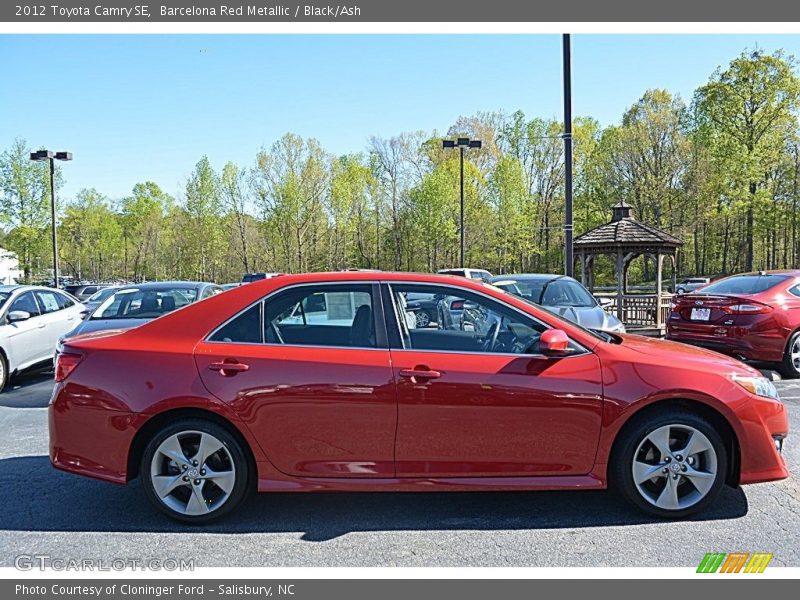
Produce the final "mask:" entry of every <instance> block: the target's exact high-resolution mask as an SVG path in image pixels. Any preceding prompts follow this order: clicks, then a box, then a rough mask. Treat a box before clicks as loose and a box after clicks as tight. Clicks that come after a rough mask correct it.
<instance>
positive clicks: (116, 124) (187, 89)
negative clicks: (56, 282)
mask: <svg viewBox="0 0 800 600" xmlns="http://www.w3.org/2000/svg"><path fill="white" fill-rule="evenodd" d="M754 47H758V48H762V49H764V50H767V51H772V50H775V49H778V48H782V49H784V50H786V51H787V52H788V53H790V54H794V55H796V56H798V57H800V35H767V34H753V35H638V36H637V35H574V36H573V48H572V56H573V67H572V70H573V114H574V115H575V116H585V115H586V116H593V117H594V118H596V119H598V120H599V121H600V123H601V124H602V125H604V126H605V125H611V124H614V123H618V122H619V121H620V119H621V116H622V113H623V112H624V111H625V109H626V108H627V107H629V106H630V105H631V104H633V103H634V102H635V101H636V100H637V99H638V98H639V97H641V95H642V94H643V92H644V91H645V90H647V89H649V88H654V87H659V88H666V89H668V90H669V91H671V92H673V93H676V94H679V95H681V96H682V97H683V98H684V100H686V101H687V102H688V101H690V100H691V96H692V93H693V91H694V90H695V88H697V87H698V86H700V85H702V84H703V83H705V82H706V81H708V78H709V76H710V75H711V74H712V73H713V72H714V70H715V69H716V68H717V67H719V66H724V65H726V64H727V63H728V62H729V61H730V60H731V59H732V58H734V57H735V56H737V55H738V54H739V53H740V52H741V51H742V50H744V49H745V48H751V49H752V48H754ZM562 102H563V100H562V82H561V36H559V35H272V34H270V35H267V34H265V35H0V151H2V150H5V149H7V148H8V147H9V146H10V145H11V144H12V142H13V140H14V139H15V138H23V139H25V140H27V142H28V143H29V144H30V145H31V146H32V147H35V148H39V147H47V148H49V149H51V150H68V151H71V152H72V153H73V155H74V160H73V162H71V163H67V164H65V165H64V170H63V173H64V179H65V185H64V187H63V189H62V190H61V193H60V194H61V198H62V199H65V200H67V201H68V200H69V199H70V198H72V197H74V195H75V193H76V192H77V191H78V190H79V189H81V188H84V187H95V188H97V189H98V190H99V191H100V192H101V193H103V194H105V195H107V196H109V197H111V198H112V199H117V198H121V197H124V196H125V195H127V194H129V193H130V190H131V189H132V187H133V185H134V184H135V183H137V182H140V181H146V180H151V181H155V182H156V183H158V184H159V185H160V186H161V187H162V188H163V189H164V190H165V191H166V192H168V193H170V194H173V195H177V196H179V195H180V191H181V189H182V187H183V185H184V183H185V181H186V179H187V177H188V176H189V174H190V172H191V170H192V168H193V166H194V164H195V163H196V162H197V161H198V160H199V159H200V157H201V156H203V155H204V154H205V155H207V156H208V157H209V159H210V160H211V162H212V164H213V165H214V166H215V167H216V168H219V169H221V168H222V166H223V165H224V164H225V163H226V162H227V161H233V162H235V163H237V164H238V165H240V166H245V165H247V166H249V165H251V164H252V163H253V161H254V158H255V154H256V152H257V151H258V150H259V149H260V148H262V147H269V146H270V145H271V144H272V143H273V142H274V141H275V140H277V139H278V138H280V137H281V136H282V135H283V134H284V133H286V132H289V131H291V132H293V133H296V134H299V135H301V136H304V137H314V138H316V139H318V140H319V141H320V142H321V143H322V145H323V147H324V148H326V149H327V150H328V151H330V152H332V153H333V154H337V155H339V154H346V153H351V152H360V151H364V150H365V149H366V147H367V142H368V139H369V138H370V136H373V135H374V136H383V137H389V136H392V135H396V134H398V133H401V132H405V131H416V130H424V131H427V132H433V131H434V130H437V131H439V132H444V131H446V130H447V128H448V127H449V126H450V125H452V124H453V122H454V121H455V120H456V119H457V118H458V117H459V116H461V115H464V116H467V115H472V114H475V113H477V112H479V111H495V110H502V111H505V112H509V113H510V112H513V111H515V110H518V109H519V110H522V111H523V112H525V114H526V115H528V116H529V117H534V116H540V117H545V118H550V117H552V118H559V119H560V118H562V116H563V115H562V110H563V106H562Z"/></svg>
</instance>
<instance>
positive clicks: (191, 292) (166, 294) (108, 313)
mask: <svg viewBox="0 0 800 600" xmlns="http://www.w3.org/2000/svg"><path fill="white" fill-rule="evenodd" d="M196 298H197V290H195V289H193V288H163V289H138V288H128V289H124V290H119V291H118V292H117V293H116V294H114V295H113V296H112V297H111V298H109V299H107V300H106V301H105V302H104V303H103V305H102V306H100V308H98V309H97V310H96V311H95V312H94V314H93V315H92V319H93V320H97V319H155V318H156V317H160V316H161V315H164V314H166V313H168V312H171V311H173V310H175V309H176V308H181V307H182V306H186V305H187V304H191V303H192V302H194V301H195V299H196Z"/></svg>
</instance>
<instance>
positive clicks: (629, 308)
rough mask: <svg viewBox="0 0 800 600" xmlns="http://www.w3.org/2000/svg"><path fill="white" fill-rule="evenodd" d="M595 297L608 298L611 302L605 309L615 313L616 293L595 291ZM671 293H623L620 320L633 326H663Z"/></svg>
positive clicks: (616, 312)
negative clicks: (659, 294)
mask: <svg viewBox="0 0 800 600" xmlns="http://www.w3.org/2000/svg"><path fill="white" fill-rule="evenodd" d="M595 296H596V297H597V298H608V299H609V300H610V301H611V302H610V303H608V304H606V305H605V309H606V310H607V311H608V312H610V313H612V314H614V315H616V314H618V311H617V295H616V294H613V293H608V292H598V293H595ZM671 299H672V294H663V293H662V294H661V297H659V296H658V295H657V294H624V295H623V296H622V322H623V323H624V324H625V325H626V326H633V327H658V328H663V327H664V324H665V323H666V322H667V318H668V317H669V305H670V300H671Z"/></svg>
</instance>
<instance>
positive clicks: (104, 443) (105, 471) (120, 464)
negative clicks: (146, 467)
mask: <svg viewBox="0 0 800 600" xmlns="http://www.w3.org/2000/svg"><path fill="white" fill-rule="evenodd" d="M76 387H79V386H70V385H69V384H67V385H66V386H64V385H62V384H57V385H56V388H55V390H54V391H53V399H52V400H51V402H50V406H49V407H48V427H49V430H50V462H51V463H52V465H53V466H54V467H55V468H56V469H59V470H61V471H67V472H69V473H75V474H78V475H84V476H86V477H92V478H94V479H101V480H103V481H110V482H113V483H120V484H121V483H125V482H126V481H127V471H128V449H129V448H130V446H131V442H132V440H133V436H134V434H135V429H134V427H133V423H134V418H135V415H134V414H133V413H130V412H125V411H120V410H112V409H109V408H108V407H101V406H100V407H98V406H87V405H86V404H85V397H86V395H85V390H84V391H83V392H80V391H79V390H77V389H75V388H76ZM81 399H84V402H81V401H80V400H81Z"/></svg>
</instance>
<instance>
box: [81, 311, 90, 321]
mask: <svg viewBox="0 0 800 600" xmlns="http://www.w3.org/2000/svg"><path fill="white" fill-rule="evenodd" d="M90 314H91V312H90V311H88V310H82V311H81V319H82V320H84V321H85V320H86V319H88V318H89V315H90Z"/></svg>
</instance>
